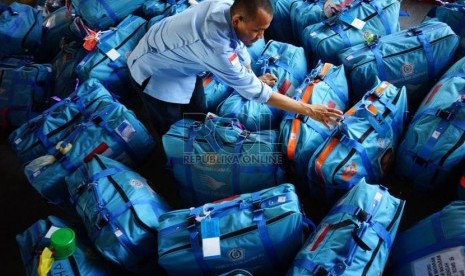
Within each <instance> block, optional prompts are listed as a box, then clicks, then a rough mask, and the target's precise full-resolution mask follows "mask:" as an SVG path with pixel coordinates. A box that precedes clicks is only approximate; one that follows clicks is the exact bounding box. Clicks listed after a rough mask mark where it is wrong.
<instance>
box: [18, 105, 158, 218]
mask: <svg viewBox="0 0 465 276" xmlns="http://www.w3.org/2000/svg"><path fill="white" fill-rule="evenodd" d="M89 118H90V119H89V120H88V121H85V122H82V123H80V124H78V125H75V126H74V128H73V129H71V131H70V132H69V134H68V135H66V136H65V137H64V139H63V140H61V141H60V142H58V143H57V144H56V145H55V147H51V148H50V151H49V153H48V154H47V155H43V156H41V157H38V158H36V159H34V160H32V161H31V162H29V163H28V164H27V165H26V166H25V168H24V173H25V174H26V177H27V179H28V180H29V183H31V185H32V186H33V187H34V188H35V189H36V190H37V191H38V192H39V193H40V194H41V195H42V197H44V198H45V199H46V200H47V201H48V202H50V203H53V204H56V205H59V206H60V207H63V208H64V209H67V210H69V208H70V207H71V206H70V204H69V193H68V189H67V188H66V183H65V177H66V176H68V175H70V174H72V173H73V172H74V171H75V170H76V169H77V168H78V167H80V166H81V165H82V164H84V163H85V162H88V161H90V160H91V159H92V157H93V156H94V155H96V154H103V155H105V156H108V157H110V158H112V159H115V160H116V161H120V162H122V163H124V164H125V165H127V166H130V167H135V166H136V165H137V164H141V163H142V161H144V159H145V158H146V157H147V156H149V155H150V154H151V153H152V150H153V149H154V147H155V143H154V140H153V138H152V136H151V135H150V134H149V132H148V131H147V129H146V128H145V127H144V125H143V124H142V123H141V122H140V121H139V120H138V119H137V118H136V116H135V114H134V112H132V111H131V110H129V109H127V108H126V107H125V106H124V105H122V104H121V103H118V102H113V103H110V104H107V105H106V106H104V107H102V108H100V109H99V110H97V111H96V112H94V113H92V114H91V115H90V116H89Z"/></svg>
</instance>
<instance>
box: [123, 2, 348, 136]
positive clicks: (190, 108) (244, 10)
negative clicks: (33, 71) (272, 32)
mask: <svg viewBox="0 0 465 276" xmlns="http://www.w3.org/2000/svg"><path fill="white" fill-rule="evenodd" d="M272 18H273V7H272V5H271V3H270V2H269V0H235V1H232V0H206V1H203V2H201V3H199V4H197V5H195V6H193V7H191V8H189V9H187V10H185V11H183V12H182V13H179V14H176V15H173V16H170V17H168V18H165V19H163V20H161V21H160V22H157V23H156V24H154V25H153V26H152V27H151V28H150V29H149V30H148V32H147V33H146V34H145V36H144V37H143V38H142V39H141V40H140V42H139V43H138V45H137V46H136V47H135V49H134V50H133V51H132V53H131V54H130V55H129V57H128V66H129V70H130V72H131V76H132V78H133V79H134V80H135V82H136V83H137V84H139V85H140V86H141V87H140V88H141V90H143V92H144V93H141V96H142V100H143V101H144V104H145V106H146V107H147V109H148V111H149V113H150V116H151V118H152V120H153V121H154V127H155V129H156V130H157V132H158V134H159V135H160V136H161V135H163V134H165V133H166V132H167V131H168V129H169V127H170V126H171V124H173V123H174V122H176V121H178V120H180V119H182V118H183V114H184V113H199V114H203V113H205V98H204V91H203V86H202V81H201V79H200V78H199V77H198V75H199V74H200V73H202V72H205V71H209V72H211V73H213V74H214V75H215V76H216V77H218V78H220V79H221V80H222V81H223V82H224V83H225V84H227V85H228V86H230V87H232V88H234V89H235V90H236V91H237V92H238V93H239V94H240V95H242V96H243V97H244V98H247V99H250V100H255V101H258V102H261V103H266V104H269V105H271V106H274V107H277V108H280V109H283V110H286V111H290V112H295V113H299V114H302V115H305V116H309V117H311V118H313V119H315V120H318V121H320V122H322V123H323V124H325V125H326V126H327V127H329V125H330V124H336V119H342V112H341V111H339V110H337V109H334V108H330V107H327V106H323V105H309V104H305V103H302V102H299V101H296V100H293V99H291V98H289V97H287V96H284V95H281V94H279V93H273V92H272V89H271V87H270V86H273V85H274V84H275V83H276V81H277V78H276V76H274V75H272V74H269V73H267V74H265V75H263V76H260V77H257V76H256V75H255V74H254V73H253V72H252V70H251V69H250V62H251V61H250V56H249V54H248V52H247V48H246V45H251V44H253V43H254V42H255V41H257V40H258V39H260V38H262V37H263V33H264V31H265V30H266V29H267V28H268V26H269V25H270V22H271V20H272Z"/></svg>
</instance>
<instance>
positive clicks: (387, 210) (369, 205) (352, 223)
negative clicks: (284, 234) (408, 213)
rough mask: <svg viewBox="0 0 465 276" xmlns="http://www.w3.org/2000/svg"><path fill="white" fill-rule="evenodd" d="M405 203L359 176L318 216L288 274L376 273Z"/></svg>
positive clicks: (353, 275) (355, 275)
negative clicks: (327, 209)
mask: <svg viewBox="0 0 465 276" xmlns="http://www.w3.org/2000/svg"><path fill="white" fill-rule="evenodd" d="M404 206H405V201H404V200H400V199H398V198H395V197H394V196H392V195H390V194H389V192H388V190H387V188H385V187H383V186H381V185H374V184H368V183H366V182H365V180H364V179H362V180H361V181H360V182H359V183H358V184H357V185H356V186H355V187H354V188H352V189H351V190H350V191H349V192H348V193H347V194H346V195H345V196H344V197H343V198H341V199H340V200H339V201H338V203H337V204H336V205H334V206H333V208H332V209H331V211H329V213H328V214H327V215H326V217H325V218H323V220H322V221H321V222H320V224H319V225H318V227H317V229H316V230H315V232H313V235H311V236H310V237H309V238H308V239H307V241H306V242H305V245H304V247H303V248H302V249H301V250H300V252H299V253H298V254H297V256H296V257H295V260H294V263H293V266H292V267H291V268H290V269H289V271H288V273H287V275H347V276H360V275H381V274H382V273H383V270H384V266H385V265H386V262H387V260H388V256H389V252H390V250H391V246H392V244H393V242H394V238H395V236H396V233H397V229H398V227H399V223H400V220H401V218H402V214H403V211H404ZM394 275H397V274H394Z"/></svg>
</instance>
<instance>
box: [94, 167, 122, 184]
mask: <svg viewBox="0 0 465 276" xmlns="http://www.w3.org/2000/svg"><path fill="white" fill-rule="evenodd" d="M124 171H127V169H122V168H109V169H105V170H102V171H99V172H98V173H95V174H94V175H92V176H91V177H90V181H91V182H94V181H98V180H99V179H100V178H104V177H107V176H112V175H115V174H117V173H120V172H124Z"/></svg>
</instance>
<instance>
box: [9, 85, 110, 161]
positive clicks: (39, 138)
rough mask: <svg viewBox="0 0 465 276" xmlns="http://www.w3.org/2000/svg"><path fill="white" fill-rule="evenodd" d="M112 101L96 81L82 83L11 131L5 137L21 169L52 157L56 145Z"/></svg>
mask: <svg viewBox="0 0 465 276" xmlns="http://www.w3.org/2000/svg"><path fill="white" fill-rule="evenodd" d="M113 102H114V100H113V97H112V96H111V95H110V93H109V92H108V91H107V90H106V89H105V88H104V87H103V86H102V84H101V83H100V82H99V81H97V80H96V79H89V80H88V81H86V82H84V83H83V84H81V85H80V86H79V88H78V89H76V91H75V92H73V94H72V95H70V96H69V97H68V98H65V99H63V100H61V101H59V102H57V103H55V104H54V105H53V106H51V107H50V108H48V109H47V110H45V111H44V112H42V114H40V115H38V116H36V117H34V118H32V119H31V120H29V121H28V122H26V123H24V124H22V125H21V126H20V127H19V128H17V129H16V130H14V131H13V132H12V133H11V134H10V136H9V137H8V140H9V143H10V146H11V148H12V149H13V151H15V152H16V153H17V155H18V160H19V162H20V163H21V164H22V165H25V164H26V163H27V162H29V161H31V160H33V159H35V158H37V157H39V156H42V155H45V154H47V153H49V154H52V153H53V152H54V151H55V146H56V144H57V143H58V142H60V141H62V140H64V139H66V136H68V134H69V132H70V131H72V130H73V128H74V127H75V126H76V125H78V124H79V123H81V122H84V121H87V120H88V119H89V117H90V115H91V114H92V113H93V112H94V111H96V110H98V109H99V108H101V107H102V106H105V105H108V104H110V103H113Z"/></svg>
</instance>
